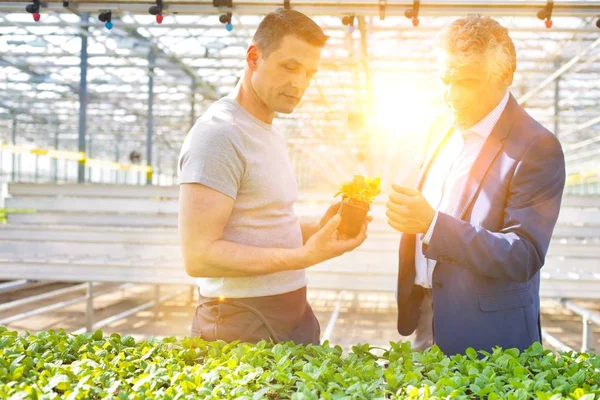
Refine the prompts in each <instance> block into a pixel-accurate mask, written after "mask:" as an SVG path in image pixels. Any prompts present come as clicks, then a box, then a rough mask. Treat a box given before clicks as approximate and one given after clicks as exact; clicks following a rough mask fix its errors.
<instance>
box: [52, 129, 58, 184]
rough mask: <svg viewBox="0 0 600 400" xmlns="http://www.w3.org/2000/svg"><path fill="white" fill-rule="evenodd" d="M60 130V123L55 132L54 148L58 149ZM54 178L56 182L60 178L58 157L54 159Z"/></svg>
mask: <svg viewBox="0 0 600 400" xmlns="http://www.w3.org/2000/svg"><path fill="white" fill-rule="evenodd" d="M59 131H60V125H59V124H56V131H55V132H54V148H55V149H56V150H58V144H59V143H58V133H59ZM52 175H53V176H52V180H53V181H54V183H56V181H57V180H58V159H56V158H53V159H52Z"/></svg>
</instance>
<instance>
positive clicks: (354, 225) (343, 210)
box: [338, 200, 370, 238]
mask: <svg viewBox="0 0 600 400" xmlns="http://www.w3.org/2000/svg"><path fill="white" fill-rule="evenodd" d="M369 209H370V206H369V203H365V202H362V201H355V200H351V203H348V202H345V201H344V202H343V203H342V206H341V207H340V215H341V216H342V222H340V225H339V227H338V231H339V232H340V233H343V234H345V235H346V236H348V237H351V238H353V237H356V235H358V234H359V233H360V229H361V228H362V224H363V222H364V220H365V218H366V216H367V213H368V212H369Z"/></svg>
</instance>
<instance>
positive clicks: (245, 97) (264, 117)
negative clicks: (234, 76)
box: [234, 75, 275, 125]
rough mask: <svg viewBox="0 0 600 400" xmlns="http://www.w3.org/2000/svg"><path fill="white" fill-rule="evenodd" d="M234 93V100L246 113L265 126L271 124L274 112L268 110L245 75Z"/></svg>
mask: <svg viewBox="0 0 600 400" xmlns="http://www.w3.org/2000/svg"><path fill="white" fill-rule="evenodd" d="M236 91H237V93H235V95H234V99H235V101H237V102H238V104H239V105H241V106H242V107H244V108H245V109H246V111H248V112H249V113H250V114H252V115H253V116H254V117H256V118H257V119H259V120H261V121H262V122H264V123H265V124H269V125H270V124H272V123H273V118H274V117H275V112H273V110H271V109H269V107H267V105H266V104H265V103H264V102H263V101H262V100H261V99H260V98H259V97H258V95H257V94H256V91H255V90H254V88H253V87H252V83H251V82H250V79H249V78H247V76H246V75H244V78H242V79H241V80H240V83H239V84H238V86H237V87H236Z"/></svg>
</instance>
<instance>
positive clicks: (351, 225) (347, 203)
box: [334, 175, 381, 237]
mask: <svg viewBox="0 0 600 400" xmlns="http://www.w3.org/2000/svg"><path fill="white" fill-rule="evenodd" d="M380 183H381V182H380V179H379V178H373V179H370V178H368V177H365V176H363V175H355V176H354V178H353V179H352V181H351V182H346V183H344V184H342V186H341V187H340V190H339V191H338V192H337V193H336V195H335V196H334V197H337V196H339V195H340V194H341V195H342V204H341V206H340V208H339V211H338V213H339V214H340V215H341V217H342V221H341V222H340V225H339V227H338V231H339V232H340V233H342V234H345V235H346V236H348V237H355V236H356V235H358V233H359V232H360V228H361V226H362V224H363V222H364V220H365V218H366V216H367V213H368V212H369V210H370V209H371V203H372V202H373V200H375V197H377V195H378V194H379V193H380V192H381V188H380Z"/></svg>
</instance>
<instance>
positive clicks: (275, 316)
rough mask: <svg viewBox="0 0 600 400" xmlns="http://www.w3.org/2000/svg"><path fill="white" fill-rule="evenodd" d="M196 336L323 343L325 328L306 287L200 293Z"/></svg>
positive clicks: (208, 339)
mask: <svg viewBox="0 0 600 400" xmlns="http://www.w3.org/2000/svg"><path fill="white" fill-rule="evenodd" d="M192 336H200V337H201V338H202V339H204V340H207V341H215V340H224V341H226V342H233V341H235V340H241V341H242V342H247V343H257V342H259V341H261V340H267V341H268V340H269V339H271V340H273V341H274V342H280V341H293V342H294V343H296V344H305V345H306V344H310V343H312V344H319V342H320V336H321V328H320V326H319V321H318V320H317V318H316V317H315V314H314V313H313V310H312V308H311V307H310V305H309V304H308V302H307V301H306V287H303V288H300V289H298V290H295V291H293V292H289V293H284V294H279V295H275V296H264V297H249V298H243V299H225V300H224V301H220V300H218V299H215V298H207V297H203V296H202V295H200V300H199V302H198V306H197V307H196V312H195V314H194V319H193V321H192Z"/></svg>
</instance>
